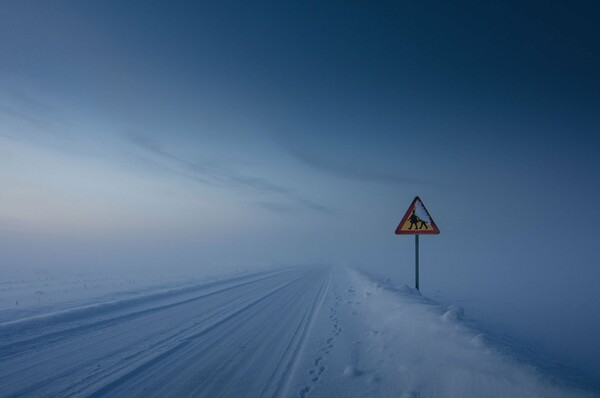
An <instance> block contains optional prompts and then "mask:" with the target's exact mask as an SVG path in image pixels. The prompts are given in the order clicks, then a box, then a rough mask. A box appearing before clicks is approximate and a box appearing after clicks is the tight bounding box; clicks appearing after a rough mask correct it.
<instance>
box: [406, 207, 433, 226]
mask: <svg viewBox="0 0 600 398" xmlns="http://www.w3.org/2000/svg"><path fill="white" fill-rule="evenodd" d="M408 221H410V226H409V227H408V229H412V227H413V225H414V226H415V229H416V230H418V229H423V227H425V229H429V227H428V226H427V221H425V220H423V219H421V218H419V216H417V215H416V213H415V209H413V211H412V214H411V215H410V217H409V218H408ZM419 223H421V224H420V225H419Z"/></svg>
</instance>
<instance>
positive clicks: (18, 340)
mask: <svg viewBox="0 0 600 398" xmlns="http://www.w3.org/2000/svg"><path fill="white" fill-rule="evenodd" d="M44 278H47V279H44ZM53 281H54V282H53ZM59 281H60V283H58V282H59ZM12 282H13V283H9V284H5V285H2V290H0V299H2V301H1V302H2V306H1V307H0V396H3V397H4V396H7V397H12V396H60V397H64V396H123V397H130V396H144V397H146V396H205V397H241V396H243V397H261V396H267V397H271V396H282V397H294V396H295V397H367V396H373V397H420V398H423V397H586V396H590V397H591V396H595V395H594V393H593V392H586V391H584V390H582V389H580V388H578V387H577V386H574V385H571V384H568V383H567V382H566V381H564V380H561V378H560V375H556V374H552V373H548V372H545V371H540V370H539V369H538V367H536V366H534V365H535V364H534V363H532V362H528V361H527V360H524V358H526V354H525V353H523V351H522V350H520V349H511V347H507V346H506V345H503V344H502V343H501V342H498V341H496V340H495V339H494V338H493V336H489V335H487V334H486V333H483V332H482V331H481V330H478V329H477V328H476V327H474V326H473V325H472V324H471V323H469V322H467V321H465V320H464V319H463V316H462V314H461V310H460V309H459V308H453V307H450V308H446V307H444V306H442V305H439V304H437V303H434V302H432V301H429V300H428V299H426V298H424V297H423V296H421V295H420V294H419V293H418V292H415V291H413V290H412V289H410V288H406V287H404V288H395V287H393V286H390V285H389V284H388V283H387V282H386V281H383V280H378V279H376V278H373V277H370V276H367V275H365V274H362V273H360V272H358V271H354V270H348V269H343V268H340V269H337V268H333V269H330V268H292V269H283V270H270V271H261V272H246V273H239V274H233V275H229V276H226V277H219V278H212V279H204V280H200V279H198V280H196V279H194V278H191V279H190V278H184V277H181V278H175V279H173V280H172V281H170V282H169V283H164V282H162V281H161V280H159V279H158V278H157V279H153V278H147V279H145V280H144V281H143V283H142V282H136V281H134V280H118V279H115V280H102V279H100V280H97V279H94V280H89V281H87V280H86V282H84V285H85V287H84V288H83V289H82V288H81V283H82V278H81V276H74V277H73V279H72V280H71V281H70V282H69V278H54V279H53V278H50V276H49V275H45V276H44V275H41V276H39V279H38V280H37V281H33V282H32V281H28V280H26V279H23V280H22V281H21V284H19V283H15V282H18V281H16V280H14V279H13V280H12ZM44 283H47V284H46V286H45V287H46V289H45V290H44V289H40V288H39V287H38V286H43V285H44ZM19 286H21V287H19ZM68 286H73V288H72V289H68ZM33 288H36V289H37V290H36V291H42V292H44V293H38V294H37V296H39V297H36V294H35V291H34V292H33V293H34V294H33V295H32V292H31V290H32V289H33ZM69 292H72V293H69ZM16 296H20V297H22V298H21V299H18V298H15V297H16ZM52 297H53V298H52ZM51 298H52V299H51ZM17 300H19V303H18V304H17V303H16V301H17ZM17 307H18V308H17Z"/></svg>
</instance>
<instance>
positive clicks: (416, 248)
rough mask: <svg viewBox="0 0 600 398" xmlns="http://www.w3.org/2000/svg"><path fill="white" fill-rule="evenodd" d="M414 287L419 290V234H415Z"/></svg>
mask: <svg viewBox="0 0 600 398" xmlns="http://www.w3.org/2000/svg"><path fill="white" fill-rule="evenodd" d="M415 288H416V289H417V290H419V235H415Z"/></svg>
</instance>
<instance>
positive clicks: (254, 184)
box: [128, 133, 331, 213]
mask: <svg viewBox="0 0 600 398" xmlns="http://www.w3.org/2000/svg"><path fill="white" fill-rule="evenodd" d="M128 138H129V140H130V141H131V142H132V143H133V144H134V145H136V146H137V147H138V148H142V149H143V150H145V151H147V152H149V153H151V154H153V155H155V156H157V157H158V158H160V159H161V160H163V161H165V162H167V163H168V165H169V166H170V167H165V168H164V169H165V170H168V171H169V172H173V173H176V174H178V175H180V176H184V177H186V178H189V179H191V180H193V181H195V182H197V183H201V184H208V185H220V186H227V187H230V188H233V189H250V190H252V191H254V192H256V193H260V194H268V195H272V196H273V197H276V198H277V199H278V200H283V203H281V202H279V201H273V200H269V201H258V202H254V204H255V205H257V206H258V207H261V208H263V209H267V210H269V211H273V212H276V213H290V212H292V211H293V210H294V209H295V208H299V207H300V208H305V209H309V210H313V211H317V212H320V213H330V212H331V209H330V208H329V207H327V206H325V205H322V204H320V203H317V202H314V201H312V200H310V199H307V198H305V197H304V196H303V195H301V194H300V193H298V192H297V191H296V190H294V189H292V188H289V187H287V186H284V185H281V184H278V183H275V182H273V181H270V180H267V179H265V178H263V177H258V176H252V175H247V174H244V173H241V172H239V171H237V170H235V169H233V168H231V167H230V166H226V165H224V164H222V163H218V162H201V161H190V160H188V159H186V158H183V157H181V156H178V155H176V154H174V153H172V152H170V151H168V150H167V149H166V148H165V147H164V146H163V145H161V144H160V143H159V142H157V141H156V140H153V139H151V138H149V137H147V136H144V135H141V134H138V133H129V134H128Z"/></svg>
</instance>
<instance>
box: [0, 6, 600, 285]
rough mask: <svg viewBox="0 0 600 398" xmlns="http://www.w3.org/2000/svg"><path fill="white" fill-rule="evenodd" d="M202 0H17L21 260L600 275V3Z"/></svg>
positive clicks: (11, 84) (12, 99) (2, 220)
mask: <svg viewBox="0 0 600 398" xmlns="http://www.w3.org/2000/svg"><path fill="white" fill-rule="evenodd" d="M197 3H198V2H190V3H180V4H177V5H173V4H171V3H169V2H85V3H81V2H53V3H47V2H13V3H12V4H5V5H4V7H3V12H2V15H1V16H0V53H1V54H3V56H2V57H0V183H1V185H2V187H3V189H2V191H1V193H0V195H1V197H0V203H2V206H1V207H0V234H2V241H3V243H2V245H4V246H5V247H4V252H5V254H6V256H7V262H10V263H14V264H29V263H32V262H37V263H40V264H51V263H53V262H60V261H67V262H68V261H71V262H74V263H78V264H80V263H87V262H91V263H94V264H95V263H96V262H98V263H101V261H100V260H99V259H98V255H96V254H92V253H106V251H107V250H112V251H113V252H114V253H122V252H127V253H128V254H127V256H125V255H124V254H123V255H122V257H115V259H114V260H113V261H114V262H117V263H118V262H120V261H125V260H127V261H138V262H140V263H144V262H145V261H149V259H162V258H173V257H177V261H178V262H181V263H193V264H203V263H204V262H222V263H223V264H233V263H236V264H237V263H244V262H248V263H253V264H254V263H257V264H302V263H333V264H350V265H364V264H365V263H372V264H373V266H374V267H376V266H391V265H394V264H396V263H400V262H401V261H403V260H402V259H404V258H406V259H407V260H410V256H411V255H412V251H410V247H411V245H412V241H411V240H410V239H408V238H406V237H396V236H394V235H393V231H394V229H395V227H396V224H397V223H398V222H399V220H400V218H401V217H402V215H403V213H404V211H405V209H406V207H407V206H408V204H409V203H410V201H411V200H412V198H413V197H414V196H415V195H420V196H421V197H422V199H423V201H424V202H425V204H426V205H427V206H428V208H429V210H430V212H431V214H432V216H433V217H434V219H435V220H436V222H437V224H438V225H439V227H440V229H441V230H442V234H441V235H440V236H437V237H431V238H428V239H426V242H425V245H429V248H428V249H427V248H426V247H424V250H426V249H427V250H429V252H426V253H428V254H424V255H425V256H428V255H429V256H430V259H429V261H430V263H433V264H436V266H438V267H440V270H441V269H448V268H450V269H454V270H458V272H459V274H463V275H465V277H466V278H471V276H468V275H473V272H474V273H475V276H472V278H474V279H476V280H477V279H480V278H485V276H481V275H479V273H480V270H481V269H482V268H483V269H486V270H488V271H490V274H491V275H494V277H490V281H492V280H493V279H494V278H495V275H496V272H493V270H496V269H498V268H500V267H502V268H503V269H506V267H508V268H509V269H511V270H519V269H522V268H523V266H524V265H525V264H526V266H527V267H529V269H532V270H533V271H535V272H533V271H532V272H531V273H525V275H532V276H531V278H532V279H533V278H534V277H533V275H536V272H538V271H540V270H541V269H546V268H547V267H549V268H550V269H551V270H553V271H554V272H556V273H557V275H560V276H561V277H562V276H564V275H572V273H571V271H572V270H573V269H574V268H575V269H577V270H579V271H580V272H579V274H578V275H579V276H572V277H573V278H576V281H577V282H580V280H579V279H578V278H581V279H582V280H584V281H586V280H589V278H588V277H589V276H590V273H592V274H593V276H598V271H597V268H598V267H597V265H598V263H599V262H600V261H599V259H600V257H599V255H598V254H597V251H596V250H595V240H596V238H597V237H598V232H599V228H598V226H597V225H598V222H599V221H600V220H599V218H600V217H599V214H600V212H599V211H598V210H597V207H596V204H597V203H598V199H599V193H600V192H599V191H600V188H599V187H600V185H599V184H598V183H599V181H598V179H599V177H598V174H599V173H598V171H599V170H600V168H599V160H598V156H597V154H598V131H599V127H600V115H599V113H598V109H600V108H599V106H598V105H599V99H600V91H599V88H600V79H599V75H598V70H600V68H599V67H600V52H599V51H598V50H599V48H598V42H599V41H598V37H599V32H598V30H599V28H598V26H597V23H596V21H597V16H598V8H597V7H596V6H594V5H593V4H592V3H583V2H569V3H566V2H539V3H536V2H513V3H511V2H505V3H503V4H481V2H477V1H473V2H464V3H459V4H446V3H445V2H439V3H437V2H419V3H418V4H414V2H389V3H387V2H382V3H379V4H362V3H360V2H337V1H336V2H308V3H304V2H303V3H302V4H290V3H288V2H259V3H258V4H250V3H247V2H199V4H197ZM591 4H592V5H591ZM73 242H78V243H77V244H76V245H74V243H73ZM74 246H76V247H77V249H75V248H74ZM32 247H35V248H37V249H36V250H33V251H32V250H31V248H32ZM74 251H78V252H80V254H79V255H78V256H76V257H75V258H72V255H73V252H74ZM34 254H35V255H34ZM115 256H116V254H115ZM92 258H93V259H94V260H93V261H92V260H91V259H92ZM104 258H106V257H104ZM426 258H427V257H425V259H426ZM107 261H108V260H107ZM156 261H157V262H159V260H156ZM424 261H425V260H424ZM590 269H591V270H590ZM409 271H410V270H407V272H409ZM500 274H501V275H503V274H504V271H502V272H500ZM436 275H437V277H440V276H439V275H443V272H442V273H440V272H436V273H435V274H434V275H432V276H431V277H432V278H435V277H436ZM485 275H488V274H485ZM557 280H560V278H558V279H557ZM563 280H564V279H563ZM461 283H462V282H461ZM573 284H575V280H573Z"/></svg>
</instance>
